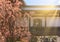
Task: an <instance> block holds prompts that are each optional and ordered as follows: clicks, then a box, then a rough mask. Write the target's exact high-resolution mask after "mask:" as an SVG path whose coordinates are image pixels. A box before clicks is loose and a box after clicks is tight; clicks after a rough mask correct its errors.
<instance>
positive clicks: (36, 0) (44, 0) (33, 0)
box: [24, 0, 60, 5]
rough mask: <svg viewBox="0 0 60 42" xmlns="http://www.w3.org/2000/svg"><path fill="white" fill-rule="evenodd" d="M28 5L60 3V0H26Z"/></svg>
mask: <svg viewBox="0 0 60 42" xmlns="http://www.w3.org/2000/svg"><path fill="white" fill-rule="evenodd" d="M24 1H25V3H26V5H60V0H24Z"/></svg>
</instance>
